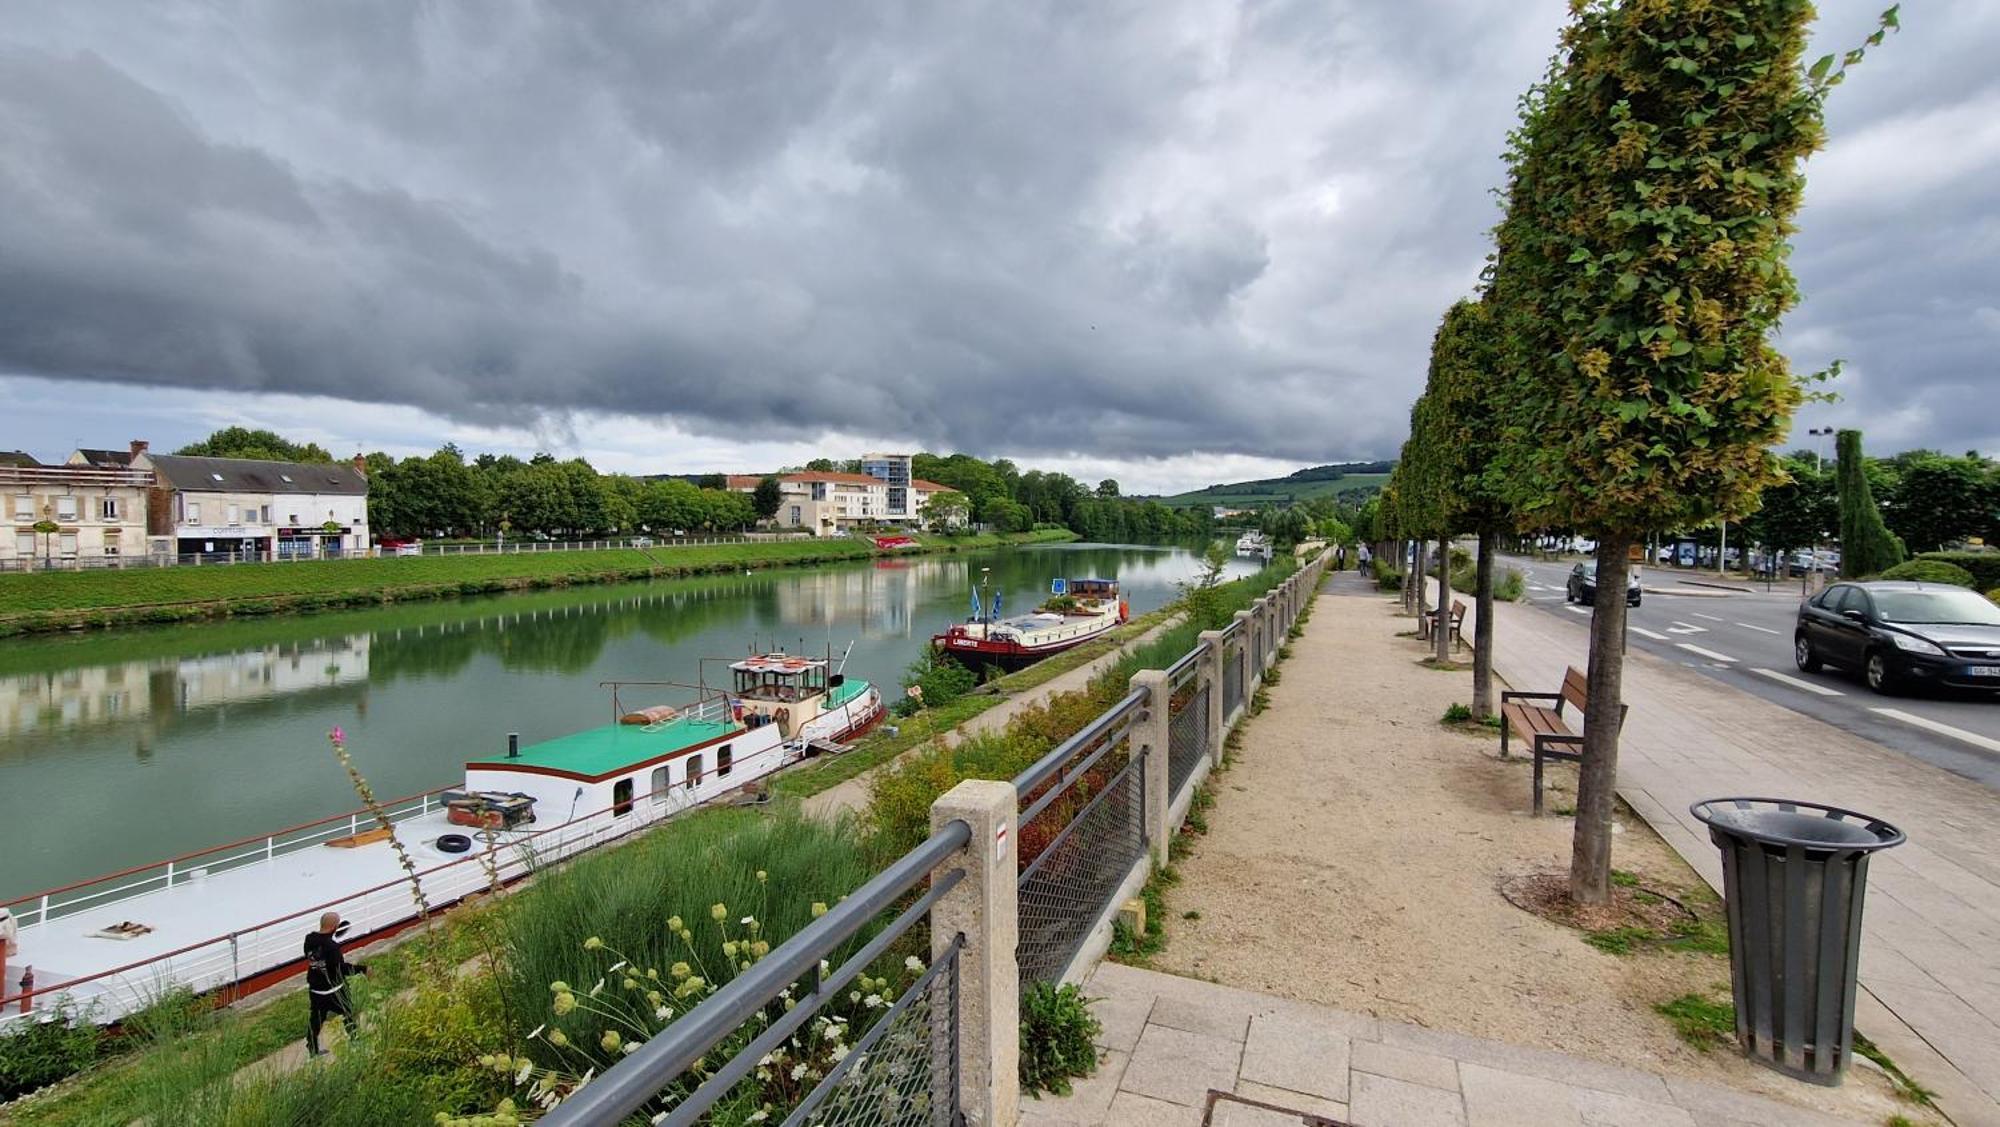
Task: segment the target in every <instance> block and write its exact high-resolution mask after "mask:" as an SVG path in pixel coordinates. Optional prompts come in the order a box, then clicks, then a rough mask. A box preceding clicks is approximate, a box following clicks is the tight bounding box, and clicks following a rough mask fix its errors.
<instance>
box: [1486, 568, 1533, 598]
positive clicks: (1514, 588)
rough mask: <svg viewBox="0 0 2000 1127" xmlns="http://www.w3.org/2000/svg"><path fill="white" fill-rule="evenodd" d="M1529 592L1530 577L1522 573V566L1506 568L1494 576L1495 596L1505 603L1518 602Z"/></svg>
mask: <svg viewBox="0 0 2000 1127" xmlns="http://www.w3.org/2000/svg"><path fill="white" fill-rule="evenodd" d="M1527 593H1528V577H1527V576H1525V575H1522V574H1521V569H1520V568H1517V567H1510V568H1505V569H1503V570H1502V571H1501V572H1500V574H1499V575H1497V576H1495V577H1494V578H1493V597H1494V598H1495V599H1498V600H1500V601H1501V602H1503V603H1518V602H1520V601H1521V596H1522V595H1525V594H1527Z"/></svg>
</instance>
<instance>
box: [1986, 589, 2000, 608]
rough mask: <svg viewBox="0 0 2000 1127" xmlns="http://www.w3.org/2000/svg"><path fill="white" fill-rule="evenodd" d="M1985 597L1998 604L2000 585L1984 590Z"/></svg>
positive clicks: (1999, 600) (1999, 601)
mask: <svg viewBox="0 0 2000 1127" xmlns="http://www.w3.org/2000/svg"><path fill="white" fill-rule="evenodd" d="M1986 597H1987V598H1988V599H1990V600H1992V601H1993V602H1994V603H1996V604H2000V587H1995V588H1993V589H1992V590H1991V591H1988V592H1986Z"/></svg>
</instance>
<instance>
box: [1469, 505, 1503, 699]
mask: <svg viewBox="0 0 2000 1127" xmlns="http://www.w3.org/2000/svg"><path fill="white" fill-rule="evenodd" d="M1496 539H1498V537H1497V536H1496V534H1495V533H1494V532H1493V531H1492V530H1491V529H1482V530H1480V533H1479V565H1478V571H1477V572H1476V573H1475V575H1476V577H1477V578H1476V585H1475V594H1474V596H1473V613H1475V614H1477V615H1478V616H1479V617H1478V618H1477V619H1474V620H1473V623H1472V718H1473V719H1474V720H1484V719H1486V718H1487V717H1489V716H1491V715H1493V553H1494V549H1495V547H1496V545H1495V543H1494V541H1495V540H1496Z"/></svg>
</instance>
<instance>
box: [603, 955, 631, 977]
mask: <svg viewBox="0 0 2000 1127" xmlns="http://www.w3.org/2000/svg"><path fill="white" fill-rule="evenodd" d="M630 965H631V964H630V963H629V962H628V961H626V960H624V959H620V960H618V961H617V962H615V963H612V964H611V966H610V967H609V968H608V969H607V970H606V971H605V973H607V974H617V973H618V972H619V971H621V970H624V969H625V968H626V967H628V966H630Z"/></svg>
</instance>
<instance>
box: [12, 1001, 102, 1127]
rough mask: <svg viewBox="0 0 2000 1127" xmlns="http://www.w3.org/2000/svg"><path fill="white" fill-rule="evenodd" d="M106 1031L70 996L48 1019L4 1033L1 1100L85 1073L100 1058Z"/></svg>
mask: <svg viewBox="0 0 2000 1127" xmlns="http://www.w3.org/2000/svg"><path fill="white" fill-rule="evenodd" d="M103 1043H104V1034H103V1031H102V1030H100V1029H99V1028H98V1027H97V1023H96V1022H94V1021H91V1020H90V1017H89V1015H88V1014H83V1013H79V1012H78V1011H77V1008H76V1005H75V1003H73V1002H71V1001H70V1000H69V999H68V998H67V997H65V998H62V999H60V1000H58V1001H57V1002H56V1007H55V1015H54V1016H53V1017H51V1018H49V1019H48V1020H47V1021H29V1022H23V1023H20V1024H19V1025H18V1026H17V1027H16V1028H15V1029H14V1030H13V1031H12V1032H9V1033H6V1034H0V1103H5V1102H6V1101H8V1100H11V1099H13V1098H14V1097H16V1096H23V1095H26V1094H28V1093H29V1092H32V1091H34V1090H35V1089H37V1088H42V1087H45V1086H47V1085H50V1084H53V1083H55V1082H56V1081H58V1080H63V1079H67V1078H68V1077H70V1076H72V1075H75V1074H76V1073H78V1072H81V1071H82V1070H84V1069H85V1068H88V1067H90V1065H91V1064H92V1063H94V1062H95V1061H96V1060H97V1057H98V1054H99V1052H100V1051H101V1050H102V1047H103Z"/></svg>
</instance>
